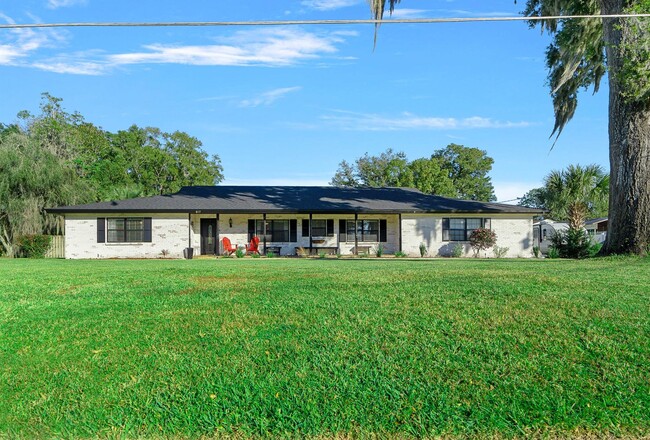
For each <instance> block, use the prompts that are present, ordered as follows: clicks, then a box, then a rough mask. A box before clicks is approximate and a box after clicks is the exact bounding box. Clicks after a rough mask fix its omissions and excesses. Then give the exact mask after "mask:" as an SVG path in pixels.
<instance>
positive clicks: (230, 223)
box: [228, 217, 232, 228]
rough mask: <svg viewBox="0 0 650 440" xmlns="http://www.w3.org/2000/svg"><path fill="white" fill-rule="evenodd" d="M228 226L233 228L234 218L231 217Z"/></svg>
mask: <svg viewBox="0 0 650 440" xmlns="http://www.w3.org/2000/svg"><path fill="white" fill-rule="evenodd" d="M228 226H230V227H231V228H232V217H230V218H229V219H228Z"/></svg>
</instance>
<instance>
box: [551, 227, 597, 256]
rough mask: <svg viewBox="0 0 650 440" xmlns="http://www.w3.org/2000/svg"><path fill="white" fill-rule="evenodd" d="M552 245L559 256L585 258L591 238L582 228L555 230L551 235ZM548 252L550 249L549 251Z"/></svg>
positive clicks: (587, 254)
mask: <svg viewBox="0 0 650 440" xmlns="http://www.w3.org/2000/svg"><path fill="white" fill-rule="evenodd" d="M551 243H552V247H553V248H554V249H556V250H557V252H558V255H559V256H560V258H587V257H589V248H590V247H591V239H590V238H589V234H587V231H585V230H584V229H567V230H566V231H557V232H556V233H555V234H553V236H551ZM549 254H550V251H549Z"/></svg>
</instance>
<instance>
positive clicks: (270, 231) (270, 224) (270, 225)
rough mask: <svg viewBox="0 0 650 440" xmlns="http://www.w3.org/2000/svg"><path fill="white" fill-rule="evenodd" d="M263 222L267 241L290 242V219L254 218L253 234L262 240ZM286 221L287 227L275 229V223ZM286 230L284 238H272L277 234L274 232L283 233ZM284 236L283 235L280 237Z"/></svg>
mask: <svg viewBox="0 0 650 440" xmlns="http://www.w3.org/2000/svg"><path fill="white" fill-rule="evenodd" d="M264 222H266V242H267V243H292V241H291V220H290V219H267V220H263V219H255V235H257V236H258V237H260V238H261V239H262V240H264V238H265V235H264ZM280 222H286V224H287V228H286V230H285V229H282V230H280V229H276V228H275V226H276V223H280ZM285 232H286V240H274V238H277V236H274V235H276V234H279V233H282V234H283V235H284V234H285ZM282 238H285V237H282Z"/></svg>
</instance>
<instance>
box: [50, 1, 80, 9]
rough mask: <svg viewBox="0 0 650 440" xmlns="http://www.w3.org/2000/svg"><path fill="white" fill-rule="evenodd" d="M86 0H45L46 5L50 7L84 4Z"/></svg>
mask: <svg viewBox="0 0 650 440" xmlns="http://www.w3.org/2000/svg"><path fill="white" fill-rule="evenodd" d="M84 4H86V0H47V7H48V8H50V9H57V8H67V7H69V6H74V5H84Z"/></svg>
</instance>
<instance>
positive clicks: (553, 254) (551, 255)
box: [548, 246, 560, 258]
mask: <svg viewBox="0 0 650 440" xmlns="http://www.w3.org/2000/svg"><path fill="white" fill-rule="evenodd" d="M548 258H560V251H558V250H557V249H556V248H555V247H553V246H551V247H549V248H548Z"/></svg>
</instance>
